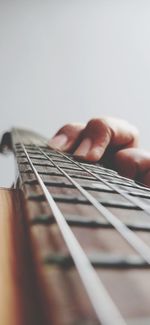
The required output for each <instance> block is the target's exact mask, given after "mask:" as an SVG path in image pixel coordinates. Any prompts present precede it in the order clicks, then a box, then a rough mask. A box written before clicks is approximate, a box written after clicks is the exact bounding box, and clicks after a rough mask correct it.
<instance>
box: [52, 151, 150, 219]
mask: <svg viewBox="0 0 150 325" xmlns="http://www.w3.org/2000/svg"><path fill="white" fill-rule="evenodd" d="M57 152H58V153H59V154H60V155H61V156H63V157H65V158H66V159H67V160H69V161H70V162H72V163H74V164H75V165H76V166H78V167H80V168H81V169H82V170H84V171H85V172H87V173H88V174H90V175H91V176H93V177H94V178H95V179H97V180H99V181H101V182H102V183H103V184H105V185H106V186H107V187H109V188H111V189H112V190H114V191H115V192H116V193H119V194H120V195H121V196H123V197H124V198H125V199H126V200H128V201H129V202H131V203H133V204H135V205H136V206H137V207H139V208H140V209H142V210H143V211H144V212H145V213H146V214H148V215H150V205H147V204H145V203H143V202H142V201H141V200H140V199H139V198H135V197H132V196H130V195H129V194H128V193H126V192H124V190H122V189H121V188H119V186H116V185H114V184H111V183H110V182H109V181H107V180H105V179H103V178H102V177H100V176H98V175H97V174H96V175H95V173H93V172H91V171H90V170H89V169H88V168H86V167H84V166H83V165H82V164H80V163H78V162H77V161H74V160H73V159H71V158H70V157H68V156H67V155H65V154H64V153H62V152H60V151H57Z"/></svg>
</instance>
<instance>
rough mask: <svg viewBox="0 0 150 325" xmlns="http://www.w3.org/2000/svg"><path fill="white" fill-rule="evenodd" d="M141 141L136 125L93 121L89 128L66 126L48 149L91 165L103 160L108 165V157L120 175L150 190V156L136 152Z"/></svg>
mask: <svg viewBox="0 0 150 325" xmlns="http://www.w3.org/2000/svg"><path fill="white" fill-rule="evenodd" d="M138 141H139V136H138V131H137V129H136V128H135V127H134V126H133V125H131V124H129V123H128V122H126V121H124V120H121V119H115V118H111V117H103V118H96V119H92V120H90V121H89V122H88V123H87V124H86V125H83V124H75V123H73V124H67V125H65V126H63V127H62V128H61V129H60V130H59V131H58V132H57V133H56V135H55V136H54V137H53V138H52V139H51V140H50V141H49V146H50V147H51V148H54V149H58V150H61V151H66V152H71V153H73V154H74V155H75V156H76V157H77V158H78V159H79V158H80V159H82V160H86V161H90V162H97V161H99V160H100V159H101V158H103V159H105V161H107V160H108V159H107V158H108V156H109V161H110V159H111V162H112V164H111V165H112V166H113V167H114V168H115V169H116V170H117V171H118V172H119V173H120V174H121V175H123V176H126V177H129V178H134V179H136V180H139V181H140V182H143V183H144V184H145V185H147V186H150V153H148V152H146V151H143V150H140V149H135V148H136V147H137V146H138ZM110 153H111V155H110Z"/></svg>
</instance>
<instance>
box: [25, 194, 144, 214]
mask: <svg viewBox="0 0 150 325" xmlns="http://www.w3.org/2000/svg"><path fill="white" fill-rule="evenodd" d="M27 199H28V200H33V201H38V202H42V201H45V200H46V199H45V196H44V195H43V194H35V193H31V194H29V195H28V196H27ZM53 199H54V200H55V201H56V202H66V203H72V204H87V205H91V203H90V202H89V201H88V200H86V199H85V198H82V197H81V198H80V197H77V196H67V195H59V194H57V195H55V194H53ZM98 202H99V203H100V204H102V205H103V206H105V207H115V208H123V209H136V210H139V207H137V206H134V205H133V204H131V203H128V202H124V203H122V202H119V201H117V200H116V201H115V200H114V201H113V200H111V201H105V200H98Z"/></svg>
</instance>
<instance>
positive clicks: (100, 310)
mask: <svg viewBox="0 0 150 325" xmlns="http://www.w3.org/2000/svg"><path fill="white" fill-rule="evenodd" d="M21 145H22V149H23V150H24V153H25V155H26V157H27V160H28V162H29V165H30V167H31V168H32V170H33V173H34V175H35V176H36V178H37V181H38V183H39V185H40V187H41V188H42V190H43V193H44V195H45V197H46V199H47V202H48V204H49V206H50V208H51V210H52V212H53V215H54V217H55V219H56V222H57V224H58V226H59V229H60V231H61V234H62V236H63V238H64V240H65V242H66V245H67V247H68V249H69V251H70V254H71V256H72V258H73V260H74V263H75V265H76V268H77V271H78V273H79V275H80V278H81V280H82V283H83V285H84V287H85V289H86V292H87V294H88V297H89V299H90V301H91V304H92V306H93V308H94V310H95V313H96V315H97V318H98V319H99V321H100V322H101V324H102V325H116V324H118V325H125V324H126V323H125V321H124V319H123V318H122V316H121V314H120V312H119V310H118V309H117V307H116V306H115V304H114V302H113V301H112V299H111V297H110V296H109V294H108V292H107V290H106V289H105V287H104V286H103V284H102V282H101V280H100V278H99V277H98V275H97V273H96V271H95V270H94V268H93V267H92V265H91V263H90V261H89V259H88V258H87V256H86V254H85V253H84V251H83V249H82V247H81V246H80V244H79V242H78V241H77V239H76V237H75V236H74V234H73V232H72V231H71V228H70V227H69V226H68V224H67V222H66V220H65V218H64V216H63V214H62V213H61V211H60V210H59V208H58V206H57V204H56V203H55V201H54V199H53V197H52V195H51V194H50V192H49V191H48V189H47V187H46V186H45V184H44V182H43V180H42V178H41V177H40V175H39V173H38V172H37V170H36V169H35V167H34V165H33V163H32V161H31V159H30V157H29V155H28V153H27V150H26V149H25V146H24V144H21ZM108 310H109V313H108Z"/></svg>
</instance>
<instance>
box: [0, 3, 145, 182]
mask: <svg viewBox="0 0 150 325" xmlns="http://www.w3.org/2000/svg"><path fill="white" fill-rule="evenodd" d="M149 108H150V1H149V0H147V1H146V0H18V1H17V0H0V131H1V132H3V131H4V130H6V129H9V128H10V127H11V126H14V125H15V126H23V127H27V128H31V129H34V130H37V131H39V132H40V133H43V134H44V135H46V136H50V135H52V134H53V132H54V131H55V130H56V129H57V128H58V127H60V126H61V125H63V124H64V123H66V122H70V121H83V122H85V121H87V120H88V119H89V118H91V117H92V116H94V117H95V116H100V115H104V114H106V115H112V116H119V117H123V118H126V119H128V120H129V121H131V122H132V123H134V124H136V125H137V126H138V127H139V129H140V131H141V144H142V145H143V146H144V147H146V148H148V147H149V137H148V134H149V116H150V113H149V111H150V109H149ZM12 171H13V164H11V163H10V160H6V159H4V158H1V157H0V185H4V186H8V185H9V184H10V179H11V178H12Z"/></svg>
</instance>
